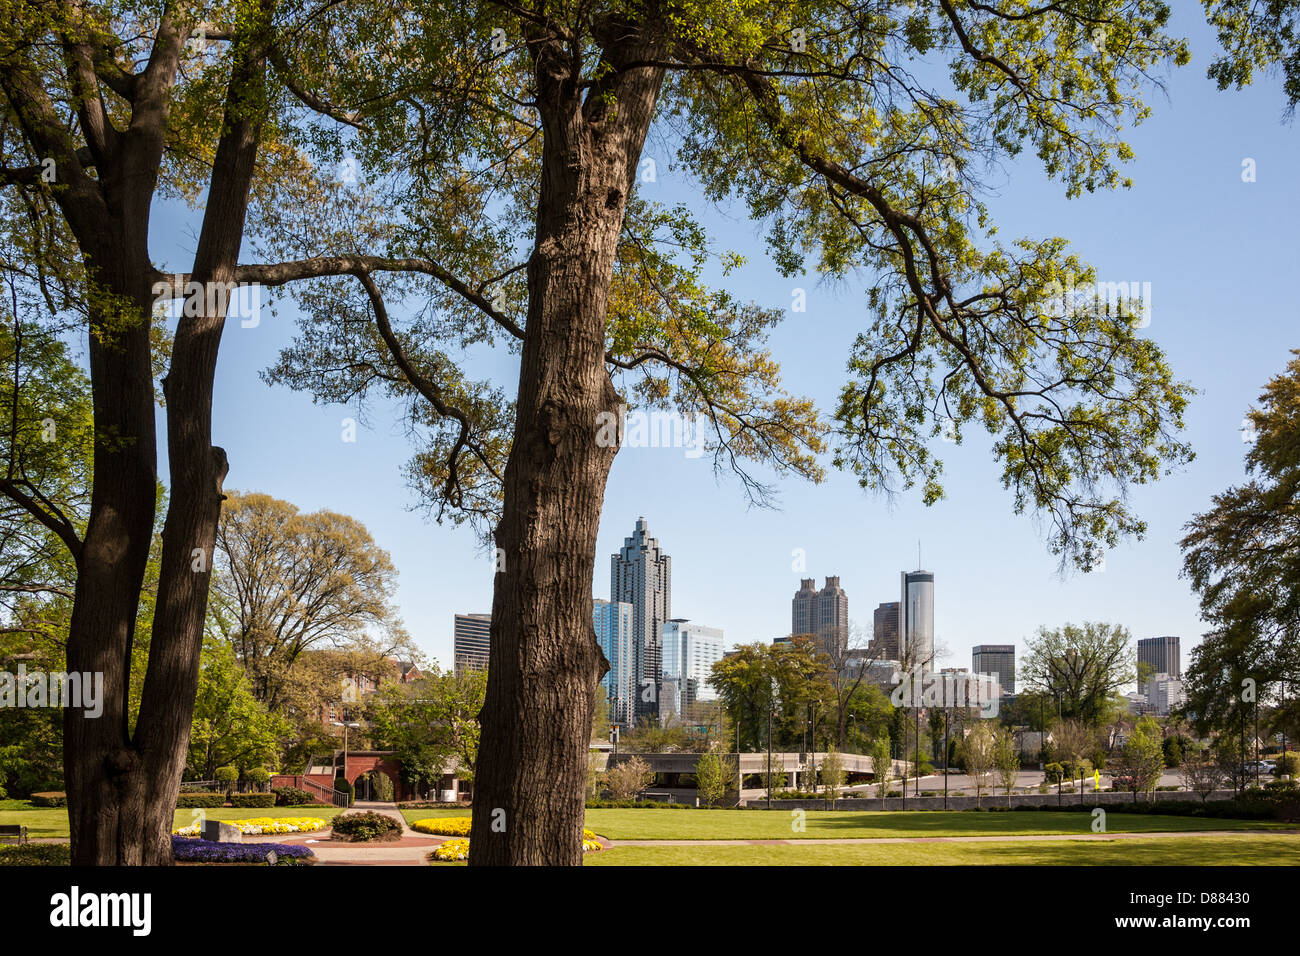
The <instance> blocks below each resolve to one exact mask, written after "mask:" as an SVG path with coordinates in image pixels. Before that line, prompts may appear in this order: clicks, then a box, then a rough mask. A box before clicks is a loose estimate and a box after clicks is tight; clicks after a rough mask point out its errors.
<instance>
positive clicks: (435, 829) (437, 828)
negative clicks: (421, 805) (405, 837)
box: [411, 817, 470, 837]
mask: <svg viewBox="0 0 1300 956" xmlns="http://www.w3.org/2000/svg"><path fill="white" fill-rule="evenodd" d="M469 824H470V817H426V818H425V819H423V820H416V821H415V822H414V823H412V824H411V829H412V830H419V831H420V832H421V833H436V834H438V835H439V836H455V837H464V836H469Z"/></svg>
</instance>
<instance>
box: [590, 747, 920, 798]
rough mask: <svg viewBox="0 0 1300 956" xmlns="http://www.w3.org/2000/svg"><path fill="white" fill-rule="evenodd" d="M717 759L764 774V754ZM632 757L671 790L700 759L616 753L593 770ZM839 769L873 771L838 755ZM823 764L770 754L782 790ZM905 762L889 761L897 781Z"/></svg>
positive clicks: (600, 758)
mask: <svg viewBox="0 0 1300 956" xmlns="http://www.w3.org/2000/svg"><path fill="white" fill-rule="evenodd" d="M720 756H722V757H725V758H727V759H729V760H731V761H732V763H733V764H736V765H738V766H739V768H740V773H741V775H742V776H745V777H750V776H758V775H760V774H763V773H765V772H766V771H767V751H766V750H764V751H760V752H758V753H739V754H738V753H735V752H732V753H724V754H720ZM633 757H639V758H641V760H643V761H644V762H645V763H646V764H647V765H648V766H649V767H650V769H651V770H652V771H654V774H655V782H656V784H657V785H663V786H667V787H675V786H677V785H678V780H679V778H680V777H681V776H683V775H684V774H694V773H695V765H696V763H697V762H698V761H699V759H700V755H699V754H697V753H641V752H639V751H634V752H631V753H629V752H627V751H619V753H618V756H617V757H616V756H615V755H614V754H613V753H604V754H598V755H597V757H596V766H597V768H598V769H600V770H608V769H609V768H610V767H615V766H617V765H618V764H620V763H626V762H627V761H629V760H631V759H632V758H633ZM839 758H840V765H841V766H842V767H843V768H844V773H845V776H849V775H855V774H856V775H862V774H874V773H875V767H874V765H873V762H872V759H871V758H870V757H868V756H867V755H866V754H851V753H841V754H839ZM825 762H826V752H825V751H818V752H817V753H813V754H810V753H807V752H804V753H781V752H776V751H773V753H772V765H773V766H774V767H777V768H779V769H781V770H783V772H784V773H785V775H786V788H787V789H790V790H797V789H799V786H800V782H801V779H802V780H803V781H807V777H808V774H810V772H811V771H812V768H813V765H814V764H815V765H816V766H817V767H818V768H819V769H820V768H821V767H822V765H823V764H824V763H825ZM906 764H907V762H906V761H904V760H895V761H893V776H894V777H900V776H902V773H903V768H904V766H906Z"/></svg>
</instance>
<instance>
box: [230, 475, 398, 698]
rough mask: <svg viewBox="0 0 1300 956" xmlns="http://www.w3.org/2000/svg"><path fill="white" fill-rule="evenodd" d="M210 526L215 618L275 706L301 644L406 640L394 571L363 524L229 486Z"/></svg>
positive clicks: (390, 648)
mask: <svg viewBox="0 0 1300 956" xmlns="http://www.w3.org/2000/svg"><path fill="white" fill-rule="evenodd" d="M226 497H227V500H226V503H225V506H224V507H223V508H222V511H221V520H220V522H219V524H218V525H217V539H216V543H217V552H216V553H217V559H216V560H217V573H216V575H215V576H214V579H213V586H212V590H213V604H214V605H215V612H216V616H215V620H216V621H217V624H218V627H219V628H220V630H221V631H222V634H223V635H224V637H225V638H226V640H228V641H229V642H230V645H231V646H232V647H233V648H234V649H235V652H236V653H237V654H238V655H239V659H240V661H241V662H242V663H243V665H244V668H245V670H247V671H248V674H249V678H250V679H251V681H252V684H253V688H254V692H255V693H256V694H257V697H258V699H259V700H261V701H262V702H263V703H265V704H266V705H267V707H269V708H271V709H272V710H274V709H277V708H279V707H280V706H282V705H283V704H284V703H285V699H286V690H285V683H286V681H287V679H288V677H287V675H288V672H289V671H290V670H291V669H292V668H293V666H294V664H295V663H296V662H297V661H298V659H299V657H300V656H301V655H302V653H303V652H304V651H307V650H311V649H315V648H319V647H340V646H346V645H349V644H353V643H354V642H356V641H357V640H358V639H359V638H361V637H362V635H365V637H367V638H368V639H369V643H371V644H372V645H377V650H378V651H379V653H380V654H390V653H394V652H395V651H397V650H400V649H405V648H406V647H407V645H408V644H409V639H408V637H407V635H406V633H405V630H404V629H403V628H402V625H401V622H400V620H399V619H398V616H397V611H396V609H395V608H394V606H393V594H394V592H395V590H396V578H397V570H396V569H395V568H394V567H393V563H392V560H391V559H390V558H389V556H388V553H387V552H386V551H384V550H382V549H381V548H380V547H379V546H378V545H376V544H375V541H374V539H373V538H372V537H371V536H370V533H369V532H368V531H367V530H366V528H365V526H364V525H362V524H361V522H359V521H357V520H356V519H355V518H352V517H350V516H348V515H343V514H337V513H335V512H332V511H315V512H311V513H306V514H304V513H302V512H300V511H299V510H298V509H297V507H295V506H294V505H292V504H290V503H289V502H287V501H281V500H279V499H277V498H272V497H271V496H270V495H264V494H256V493H240V492H236V491H230V492H227V496H226Z"/></svg>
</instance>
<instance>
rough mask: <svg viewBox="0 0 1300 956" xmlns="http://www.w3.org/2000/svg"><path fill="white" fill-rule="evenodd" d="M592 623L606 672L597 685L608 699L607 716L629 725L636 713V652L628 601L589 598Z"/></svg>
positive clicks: (633, 628)
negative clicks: (603, 658) (607, 665)
mask: <svg viewBox="0 0 1300 956" xmlns="http://www.w3.org/2000/svg"><path fill="white" fill-rule="evenodd" d="M591 603H592V624H593V626H594V627H595V628H596V640H597V642H598V643H599V644H600V649H601V651H603V652H604V654H605V659H606V660H607V661H609V672H608V673H606V674H605V676H604V678H602V679H601V682H600V683H601V687H603V688H604V691H605V696H606V697H607V698H608V699H609V719H610V721H611V722H613V723H615V724H618V725H619V726H621V727H631V726H632V723H633V721H634V719H635V713H636V698H637V686H636V672H635V670H634V668H635V666H636V654H635V651H634V648H633V644H634V639H635V633H636V632H635V626H634V621H635V616H634V615H633V612H632V605H631V604H628V603H627V602H626V601H602V600H600V599H599V598H594V599H593V600H592V602H591Z"/></svg>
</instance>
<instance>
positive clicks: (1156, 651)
mask: <svg viewBox="0 0 1300 956" xmlns="http://www.w3.org/2000/svg"><path fill="white" fill-rule="evenodd" d="M1179 643H1180V642H1179V639H1178V637H1177V636H1168V637H1144V638H1141V639H1139V640H1138V654H1137V659H1138V663H1139V664H1149V665H1151V673H1152V674H1167V675H1168V676H1169V677H1171V678H1173V679H1175V680H1179V679H1181V678H1182V676H1183V666H1182V655H1181V652H1180V650H1179Z"/></svg>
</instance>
